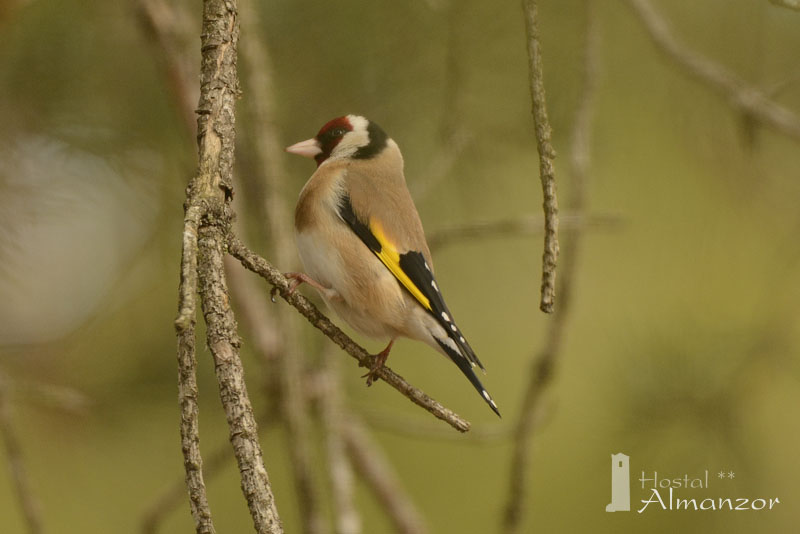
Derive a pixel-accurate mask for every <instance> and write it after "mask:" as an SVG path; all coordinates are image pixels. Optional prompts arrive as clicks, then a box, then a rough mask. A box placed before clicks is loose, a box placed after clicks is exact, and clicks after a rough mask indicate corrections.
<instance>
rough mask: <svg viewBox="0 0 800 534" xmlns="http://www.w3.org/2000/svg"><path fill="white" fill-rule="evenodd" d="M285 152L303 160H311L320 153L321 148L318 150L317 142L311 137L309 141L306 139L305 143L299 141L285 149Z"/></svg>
mask: <svg viewBox="0 0 800 534" xmlns="http://www.w3.org/2000/svg"><path fill="white" fill-rule="evenodd" d="M286 152H289V153H292V154H297V155H298V156H303V157H304V158H313V157H314V156H316V155H317V154H319V153H320V152H322V148H320V146H319V143H318V142H317V140H316V139H314V138H313V137H312V138H311V139H306V140H305V141H300V142H299V143H295V144H293V145H292V146H288V147H286Z"/></svg>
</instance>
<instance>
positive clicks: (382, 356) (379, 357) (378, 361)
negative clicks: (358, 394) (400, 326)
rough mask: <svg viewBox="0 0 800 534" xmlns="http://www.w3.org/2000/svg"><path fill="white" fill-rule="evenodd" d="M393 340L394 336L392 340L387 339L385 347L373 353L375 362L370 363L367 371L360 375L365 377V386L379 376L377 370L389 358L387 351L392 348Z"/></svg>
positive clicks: (369, 384)
mask: <svg viewBox="0 0 800 534" xmlns="http://www.w3.org/2000/svg"><path fill="white" fill-rule="evenodd" d="M394 340H395V338H392V340H391V341H389V344H388V345H386V348H385V349H383V350H382V351H380V352H379V353H378V354H376V355H375V363H374V364H372V367H371V368H370V370H369V372H368V373H367V374H365V375H364V376H362V377H361V378H366V379H367V386H371V385H372V383H373V382H374V381H375V380H377V379H378V378H380V377H379V376H378V371H380V370H381V368H382V367H383V365H384V364H385V363H386V360H387V359H388V358H389V351H391V350H392V345H394Z"/></svg>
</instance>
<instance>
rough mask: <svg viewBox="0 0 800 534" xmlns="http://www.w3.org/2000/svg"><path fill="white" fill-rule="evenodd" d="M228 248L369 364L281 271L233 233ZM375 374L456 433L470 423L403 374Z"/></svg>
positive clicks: (383, 370) (386, 371) (359, 349)
mask: <svg viewBox="0 0 800 534" xmlns="http://www.w3.org/2000/svg"><path fill="white" fill-rule="evenodd" d="M228 251H229V252H230V253H231V254H232V255H233V256H234V257H235V258H237V259H238V260H239V261H241V262H242V265H244V266H245V267H246V268H247V269H250V270H251V271H253V272H254V273H256V274H258V275H259V276H261V277H262V278H264V279H265V280H266V281H267V282H269V283H270V284H272V285H273V286H274V287H275V289H276V291H277V292H278V293H280V295H281V297H282V298H283V299H284V300H286V302H288V303H289V304H291V305H292V306H294V307H295V308H296V309H297V310H298V311H299V312H300V314H301V315H303V317H305V318H306V319H307V320H308V321H309V322H310V323H311V324H312V325H314V326H315V327H316V328H318V329H319V330H320V331H322V333H323V334H325V335H326V336H328V337H329V338H330V339H331V341H333V342H334V343H336V344H337V345H339V346H340V347H341V348H342V349H344V351H345V352H347V353H348V354H350V355H351V356H352V357H353V358H355V359H356V360H357V361H358V364H359V365H360V366H361V367H367V368H371V367H372V365H373V363H374V360H375V356H373V355H371V354H369V353H368V352H367V351H366V350H364V348H362V347H361V346H360V345H358V344H357V343H356V342H355V341H353V340H352V339H350V337H349V336H348V335H347V334H345V333H344V332H342V331H341V330H340V329H339V328H338V327H337V326H336V325H335V324H333V323H332V322H331V321H330V319H328V318H327V317H325V315H323V314H322V313H321V312H320V311H319V310H318V309H317V307H316V306H314V304H312V303H311V301H309V300H308V299H307V298H305V297H304V296H303V295H302V294H300V292H299V291H295V292H294V293H291V294H290V293H289V281H288V280H286V278H285V277H284V276H283V274H282V273H281V272H280V271H279V270H278V269H276V268H275V267H274V266H272V264H270V263H269V262H268V261H267V260H265V259H264V258H261V257H260V256H258V255H256V254H255V253H253V252H252V251H250V250H249V249H248V248H247V247H245V246H244V244H243V243H242V242H241V241H239V239H238V238H236V237H235V236H233V235H231V236H230V239H229V241H228ZM377 375H378V376H379V377H380V378H381V379H382V380H384V381H385V382H386V383H387V384H389V385H390V386H392V387H393V388H395V389H396V390H398V391H399V392H400V393H402V394H403V395H405V396H406V397H408V398H409V399H410V400H411V401H412V402H413V403H415V404H416V405H418V406H420V407H422V408H424V409H425V410H427V411H428V412H430V413H431V414H433V415H434V416H435V417H438V418H439V419H441V420H442V421H445V422H446V423H448V424H449V425H450V426H452V427H453V428H455V429H456V430H458V431H459V432H466V431H467V430H469V427H470V424H469V422H468V421H466V420H464V419H462V418H461V417H460V416H459V415H458V414H456V413H455V412H453V411H452V410H450V409H448V408H445V407H444V406H442V405H441V404H440V403H439V402H437V401H436V400H434V399H433V398H431V397H430V396H429V395H427V394H426V393H425V392H423V391H421V390H419V389H417V388H415V387H414V386H412V385H411V384H409V383H408V382H406V381H405V379H404V378H403V377H401V376H400V375H398V374H397V373H395V372H394V371H392V370H391V369H390V368H388V367H385V366H384V367H382V368H380V369H379V370H378V372H377Z"/></svg>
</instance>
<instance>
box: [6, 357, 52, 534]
mask: <svg viewBox="0 0 800 534" xmlns="http://www.w3.org/2000/svg"><path fill="white" fill-rule="evenodd" d="M0 437H1V438H2V440H3V445H4V448H5V454H6V464H7V465H8V470H9V473H10V474H11V481H12V482H13V484H14V491H15V493H16V496H17V501H18V502H19V507H20V510H21V511H22V517H23V518H24V520H25V527H26V529H27V531H28V532H29V534H41V533H42V532H44V528H43V525H42V523H43V521H42V506H41V504H40V502H39V499H38V497H37V496H36V495H35V494H34V492H33V489H32V488H31V482H30V479H29V477H28V473H27V469H26V468H25V461H24V460H23V458H22V444H21V443H20V440H19V437H18V436H17V431H16V428H15V425H14V422H13V421H12V415H11V399H10V398H9V381H8V378H7V377H6V376H5V374H4V372H3V371H2V370H0Z"/></svg>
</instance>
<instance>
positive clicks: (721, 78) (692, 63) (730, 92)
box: [627, 0, 800, 140]
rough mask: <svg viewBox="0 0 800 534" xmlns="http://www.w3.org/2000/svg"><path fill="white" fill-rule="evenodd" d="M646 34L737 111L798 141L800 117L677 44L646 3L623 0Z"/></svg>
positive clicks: (723, 68)
mask: <svg viewBox="0 0 800 534" xmlns="http://www.w3.org/2000/svg"><path fill="white" fill-rule="evenodd" d="M627 1H628V5H629V6H630V7H631V9H633V12H634V13H635V14H636V16H637V17H639V20H640V21H641V22H642V24H643V25H644V27H645V29H646V30H647V33H648V35H649V36H650V38H651V39H652V40H653V42H654V43H655V44H656V46H657V47H658V48H659V50H661V52H663V53H664V54H665V55H666V56H667V57H668V58H670V59H671V60H673V61H674V62H675V63H676V64H677V65H679V66H680V67H682V68H683V70H684V71H685V72H686V73H687V74H689V75H690V76H692V77H693V78H695V79H697V80H699V81H700V82H703V83H704V84H705V85H707V86H708V87H710V88H711V89H713V90H715V91H717V92H718V93H720V94H721V95H722V96H724V97H725V98H726V100H727V102H729V103H730V105H732V106H733V107H734V108H736V109H737V110H738V111H740V112H742V113H745V114H746V115H747V116H749V117H752V118H753V119H755V120H757V121H758V122H760V123H762V124H764V125H765V126H769V127H771V128H773V129H774V130H776V131H778V132H780V133H782V134H784V135H787V136H789V137H792V138H794V139H796V140H800V117H798V116H797V114H795V113H792V112H791V111H790V110H788V109H786V108H784V107H783V106H781V105H780V104H777V103H775V102H774V101H772V100H771V99H770V98H769V96H767V94H766V93H765V92H764V91H762V90H760V89H758V88H757V87H754V86H752V85H750V84H748V83H747V82H746V81H744V80H743V79H741V78H740V77H739V76H737V75H736V74H735V73H733V72H731V71H730V70H728V69H726V68H725V67H723V66H722V65H720V64H718V63H715V62H714V61H712V60H710V59H708V58H706V57H703V56H702V55H700V54H698V53H697V52H695V51H694V50H691V49H690V48H689V47H687V46H685V45H684V44H683V43H681V42H680V41H678V40H677V39H676V38H675V36H674V35H673V33H672V30H670V28H669V25H668V24H667V22H666V21H665V20H664V18H663V17H662V16H661V15H660V14H659V13H658V12H657V11H656V10H655V9H654V8H653V6H652V4H651V3H650V2H649V1H648V0H627Z"/></svg>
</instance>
